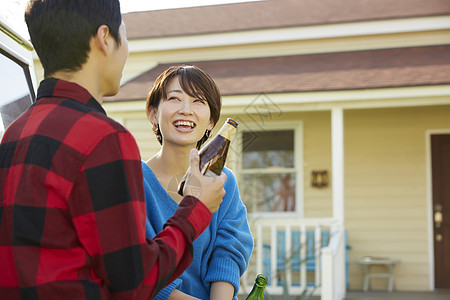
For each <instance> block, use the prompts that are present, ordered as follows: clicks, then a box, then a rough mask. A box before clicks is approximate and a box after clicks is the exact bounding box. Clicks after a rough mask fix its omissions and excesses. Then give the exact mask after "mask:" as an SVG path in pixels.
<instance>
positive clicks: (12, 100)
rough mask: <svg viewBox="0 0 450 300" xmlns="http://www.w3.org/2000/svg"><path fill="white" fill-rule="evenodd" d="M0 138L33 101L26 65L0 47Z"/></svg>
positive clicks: (32, 91)
mask: <svg viewBox="0 0 450 300" xmlns="http://www.w3.org/2000/svg"><path fill="white" fill-rule="evenodd" d="M0 66H1V72H0V91H1V94H0V138H1V137H2V135H3V132H4V131H5V129H6V128H7V127H8V126H9V124H11V123H12V122H13V121H14V120H15V119H16V118H17V117H18V116H19V115H20V114H21V113H22V112H24V111H25V110H26V109H27V108H28V107H29V106H30V105H31V103H32V102H33V99H34V90H33V89H32V88H31V79H30V75H29V74H30V73H29V69H28V67H27V66H22V65H20V64H19V61H18V60H15V59H14V57H12V56H11V55H9V54H8V53H7V52H6V51H3V50H2V49H1V48H0Z"/></svg>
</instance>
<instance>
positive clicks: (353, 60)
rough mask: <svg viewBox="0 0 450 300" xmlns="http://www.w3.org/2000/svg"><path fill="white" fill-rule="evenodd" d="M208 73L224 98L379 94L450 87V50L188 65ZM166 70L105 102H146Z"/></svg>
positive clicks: (144, 76) (127, 86)
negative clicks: (363, 91) (395, 89)
mask: <svg viewBox="0 0 450 300" xmlns="http://www.w3.org/2000/svg"><path fill="white" fill-rule="evenodd" d="M184 64H191V65H195V66H197V67H199V68H201V69H203V70H204V71H205V72H207V73H208V74H209V75H211V77H212V78H213V79H214V80H215V81H216V83H217V85H218V86H219V88H220V90H221V93H222V95H243V94H259V93H289V92H306V91H335V90H350V89H374V88H386V87H404V86H420V85H438V84H450V45H446V46H428V47H413V48H399V49H384V50H370V51H355V52H343V53H326V54H308V55H296V56H281V57H270V58H252V59H236V60H222V61H202V62H188V63H184ZM172 65H177V64H176V63H172V64H161V65H158V66H156V67H155V68H153V69H151V70H149V71H147V72H145V73H143V74H141V75H140V76H138V77H136V78H135V79H133V80H131V81H130V82H128V83H126V84H124V85H123V86H122V87H121V89H120V91H119V93H118V94H117V95H116V96H114V97H111V98H106V99H105V101H123V100H124V101H127V100H143V99H145V98H146V95H147V93H148V91H149V89H150V87H151V86H152V84H153V82H154V80H155V79H156V77H157V76H158V75H159V74H160V73H161V72H162V71H164V70H165V69H167V68H168V67H169V66H172Z"/></svg>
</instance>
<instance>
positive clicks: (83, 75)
mask: <svg viewBox="0 0 450 300" xmlns="http://www.w3.org/2000/svg"><path fill="white" fill-rule="evenodd" d="M89 74H92V73H89V72H86V71H83V70H80V71H77V72H67V71H57V72H55V73H53V74H52V75H51V76H50V77H53V78H56V79H62V80H65V81H69V82H73V83H76V84H78V85H79V86H81V87H83V88H85V89H86V90H87V91H88V92H89V93H90V94H91V95H92V96H93V97H94V98H95V100H97V102H99V103H100V104H102V102H103V94H102V93H101V92H100V88H99V84H98V81H97V80H95V78H94V77H93V76H89Z"/></svg>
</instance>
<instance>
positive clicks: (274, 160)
mask: <svg viewBox="0 0 450 300" xmlns="http://www.w3.org/2000/svg"><path fill="white" fill-rule="evenodd" d="M240 138H241V139H242V140H241V142H240V143H239V144H240V145H241V146H242V150H241V159H240V166H239V167H240V168H239V169H240V172H239V175H240V176H239V181H240V182H239V185H240V190H241V196H242V199H243V201H244V203H245V204H246V205H247V209H248V211H249V213H253V214H254V213H257V214H260V213H262V214H269V215H273V214H276V213H278V214H279V213H283V214H286V213H290V214H297V215H302V214H303V208H302V188H301V183H302V180H301V178H302V173H301V171H300V169H301V168H300V166H302V163H301V155H300V151H301V147H300V145H301V123H297V124H295V123H286V124H281V125H280V124H279V125H278V127H276V126H275V127H274V128H273V129H271V130H261V129H255V130H248V129H247V130H245V131H244V132H242V133H241V134H240Z"/></svg>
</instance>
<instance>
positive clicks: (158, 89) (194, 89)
mask: <svg viewBox="0 0 450 300" xmlns="http://www.w3.org/2000/svg"><path fill="white" fill-rule="evenodd" d="M177 76H178V80H179V82H180V85H181V88H182V89H183V91H184V92H185V93H186V94H188V95H189V96H191V97H197V98H200V99H204V100H206V101H207V102H208V105H209V110H210V112H211V120H212V121H213V123H214V125H216V123H217V121H218V120H219V117H220V110H221V108H222V101H221V96H220V91H219V88H218V87H217V85H216V83H215V82H214V80H213V79H212V78H211V77H210V76H209V75H208V74H206V73H205V72H204V71H203V70H201V69H200V68H198V67H195V66H186V65H182V66H173V67H170V68H168V69H167V70H165V71H164V72H162V73H161V74H160V75H159V76H158V78H156V80H155V82H154V84H153V87H152V89H151V90H150V92H149V94H148V96H147V103H146V112H147V117H149V116H150V112H151V110H152V108H154V109H157V108H158V106H159V103H160V102H161V100H162V99H166V98H167V86H168V85H169V82H170V81H171V80H172V79H173V78H175V77H177ZM153 132H154V133H155V134H156V138H157V139H158V141H159V143H160V144H161V145H162V135H161V132H160V131H159V127H157V126H154V127H153ZM208 136H209V134H208V133H206V134H205V136H203V138H202V139H201V140H200V141H199V144H198V146H197V148H199V147H200V145H201V144H203V143H204V142H205V141H206V140H207V139H208Z"/></svg>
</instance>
